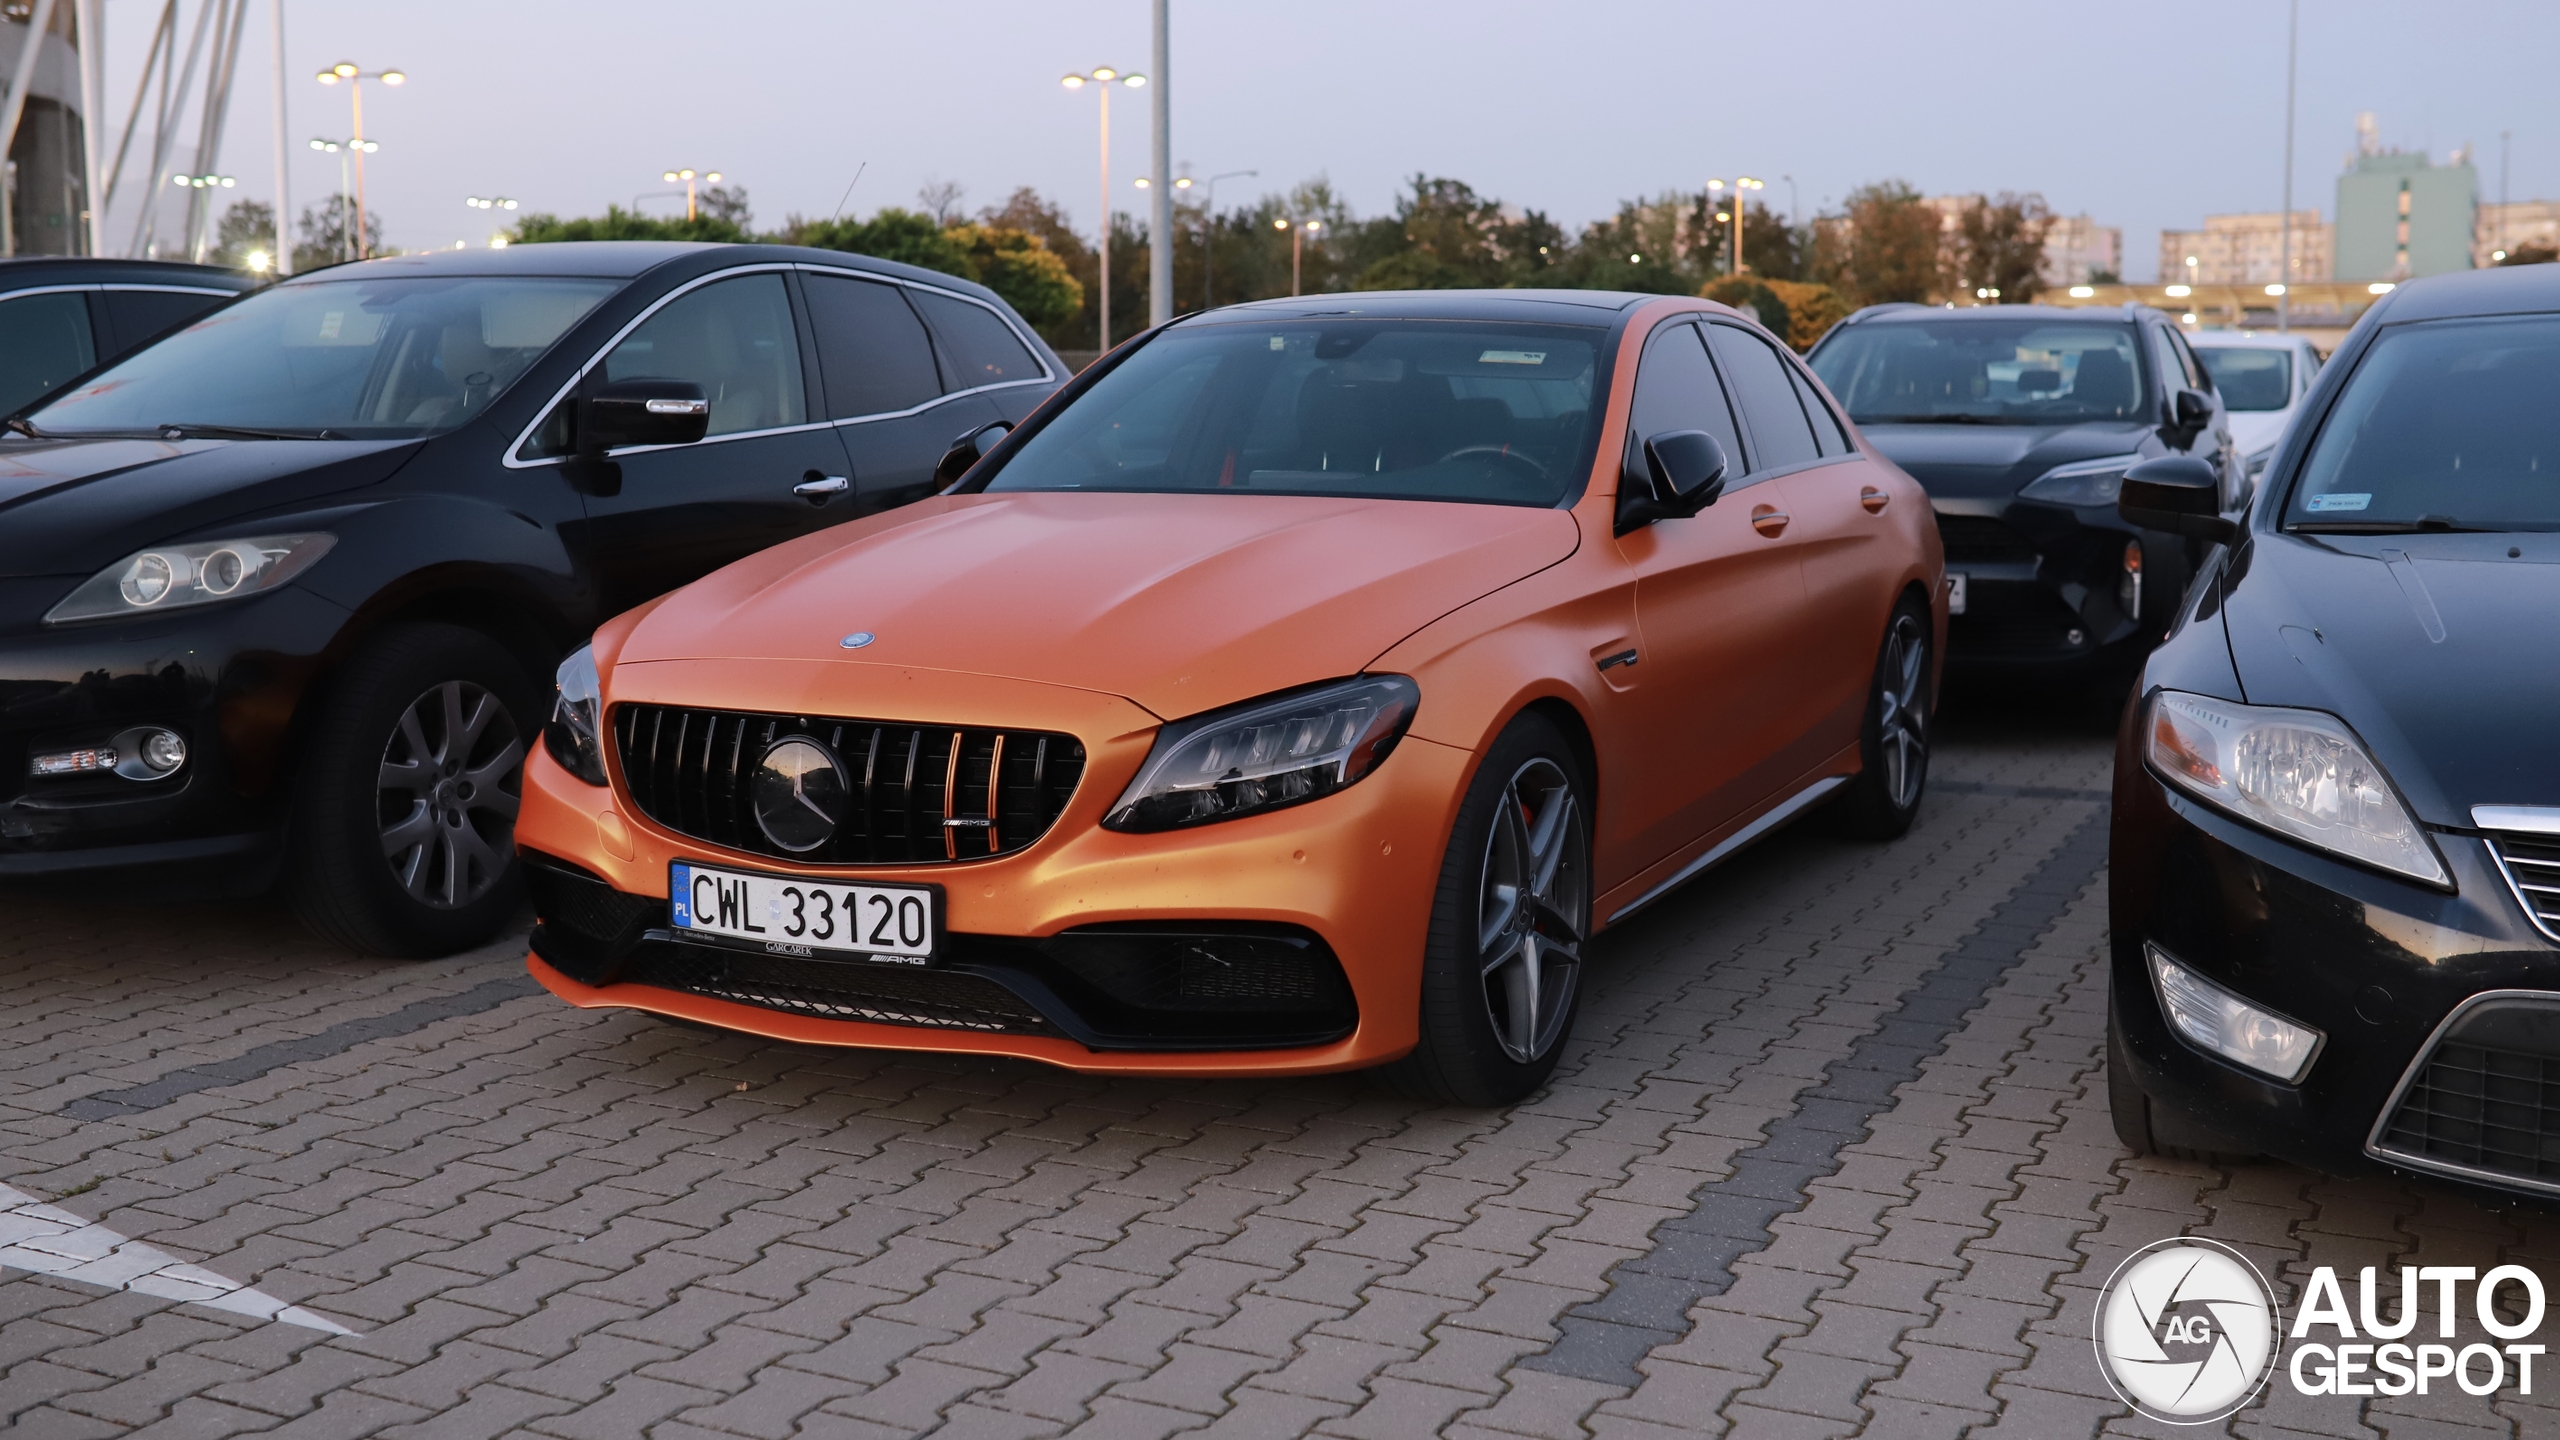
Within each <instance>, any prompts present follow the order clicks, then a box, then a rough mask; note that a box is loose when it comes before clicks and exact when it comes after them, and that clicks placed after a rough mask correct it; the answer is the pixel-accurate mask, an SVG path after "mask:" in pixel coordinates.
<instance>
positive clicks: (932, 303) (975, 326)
mask: <svg viewBox="0 0 2560 1440" xmlns="http://www.w3.org/2000/svg"><path fill="white" fill-rule="evenodd" d="M910 293H912V294H913V295H914V296H915V301H916V308H917V309H919V310H922V311H923V312H924V318H925V319H926V320H927V321H929V322H931V323H932V325H933V338H934V343H935V345H936V346H937V347H938V348H939V349H940V350H941V352H942V371H943V383H944V385H945V386H946V387H947V388H949V389H953V390H975V389H976V388H978V387H979V386H981V385H1008V384H1011V383H1013V382H1015V381H1017V380H1039V379H1042V378H1045V377H1046V375H1047V374H1048V371H1047V370H1046V369H1045V368H1044V367H1043V366H1042V365H1041V364H1040V361H1039V360H1038V358H1037V357H1035V356H1033V355H1032V353H1031V349H1030V347H1029V346H1027V345H1024V344H1023V343H1022V337H1020V336H1018V335H1016V334H1014V333H1013V327H1012V326H1010V325H1007V324H1006V323H1004V321H1003V320H1002V319H1000V318H998V317H997V315H996V313H995V312H994V311H992V310H990V309H988V308H987V307H985V306H984V305H979V304H975V303H973V302H971V301H967V300H962V299H959V298H958V297H956V296H951V295H942V294H937V293H935V292H934V291H931V290H917V291H913V292H910Z"/></svg>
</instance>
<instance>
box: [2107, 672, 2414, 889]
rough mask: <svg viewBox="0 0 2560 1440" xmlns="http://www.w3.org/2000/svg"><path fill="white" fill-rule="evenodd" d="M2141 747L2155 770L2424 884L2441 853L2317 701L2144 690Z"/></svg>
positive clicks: (2239, 812)
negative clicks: (2310, 704)
mask: <svg viewBox="0 0 2560 1440" xmlns="http://www.w3.org/2000/svg"><path fill="white" fill-rule="evenodd" d="M2143 754H2144V756H2145V757H2146V758H2148V759H2149V760H2150V762H2151V768H2152V769H2153V770H2155V771H2157V772H2159V774H2160V776H2161V778H2163V779H2165V780H2167V781H2168V782H2169V783H2170V784H2172V785H2175V786H2177V787H2178V788H2179V789H2181V790H2183V791H2185V792H2187V793H2188V794H2190V795H2192V796H2194V797H2195V798H2197V799H2199V800H2202V801H2204V802H2205V803H2206V804H2208V805H2211V806H2213V807H2214V808H2215V809H2217V810H2223V811H2227V812H2229V813H2230V814H2233V815H2236V816H2238V817H2240V818H2241V819H2243V820H2246V821H2248V822H2250V823H2251V824H2253V825H2257V826H2260V827H2261V828H2264V829H2268V830H2272V831H2274V832H2276V833H2277V834H2279V835H2282V836H2284V837H2286V838H2287V839H2290V840H2297V841H2300V842H2301V843H2303V844H2305V845H2309V846H2312V847H2313V848H2315V849H2320V850H2326V851H2328V852H2329V853H2331V854H2333V855H2343V856H2345V857H2346V858H2347V859H2349V860H2354V861H2358V862H2360V863H2362V864H2366V865H2371V866H2373V867H2375V868H2376V869H2380V870H2389V871H2392V872H2395V873H2397V874H2401V875H2406V876H2408V877H2410V878H2411V879H2414V880H2424V881H2426V882H2427V883H2428V884H2430V885H2442V884H2445V883H2446V878H2447V877H2446V875H2445V869H2444V862H2443V861H2441V860H2439V859H2437V858H2436V852H2435V847H2433V846H2431V845H2429V844H2428V843H2427V838H2426V835H2425V834H2424V833H2423V832H2421V831H2420V830H2419V829H2418V822H2417V819H2416V817H2415V816H2412V815H2411V814H2410V813H2409V807H2408V805H2407V804H2406V803H2405V802H2404V801H2402V800H2401V798H2400V792H2399V791H2397V790H2395V789H2393V788H2392V786H2391V781H2390V779H2389V777H2387V776H2385V775H2384V774H2383V773H2382V767H2381V766H2379V765H2376V764H2374V763H2373V757H2372V756H2370V755H2367V754H2366V753H2365V750H2364V746H2363V744H2362V743H2361V742H2359V741H2358V740H2357V739H2356V737H2355V734H2354V732H2352V731H2350V730H2349V729H2347V727H2346V724H2345V722H2343V721H2341V720H2339V719H2338V717H2336V716H2334V715H2324V714H2322V713H2321V712H2319V711H2317V710H2285V709H2278V708H2276V707H2274V706H2271V705H2242V704H2238V703H2236V702H2234V701H2230V700H2209V699H2207V698H2205V697H2204V696H2202V695H2189V694H2186V693H2184V692H2182V691H2177V690H2163V691H2161V692H2160V693H2159V694H2157V695H2154V696H2152V697H2151V713H2150V715H2149V717H2148V720H2147V723H2146V724H2145V725H2144V726H2143Z"/></svg>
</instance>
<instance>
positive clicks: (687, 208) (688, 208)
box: [635, 170, 720, 220]
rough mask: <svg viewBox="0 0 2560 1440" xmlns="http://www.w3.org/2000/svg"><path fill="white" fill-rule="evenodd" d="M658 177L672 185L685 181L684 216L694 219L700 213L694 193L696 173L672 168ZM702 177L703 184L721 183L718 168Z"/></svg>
mask: <svg viewBox="0 0 2560 1440" xmlns="http://www.w3.org/2000/svg"><path fill="white" fill-rule="evenodd" d="M658 178H659V179H661V180H664V181H666V182H667V183H668V184H670V185H673V184H674V183H676V182H677V181H679V180H681V181H683V182H684V218H686V219H687V220H690V219H692V218H693V217H694V216H695V215H697V214H699V213H700V211H699V210H698V209H697V207H696V205H695V201H694V193H693V182H694V173H693V172H692V171H690V170H670V171H668V172H667V173H666V174H664V175H661V176H659V177H658ZM701 179H702V183H703V184H705V185H717V184H719V183H720V172H719V171H717V170H714V171H712V172H711V173H709V174H707V175H704V176H702V177H701ZM635 208H636V207H635Z"/></svg>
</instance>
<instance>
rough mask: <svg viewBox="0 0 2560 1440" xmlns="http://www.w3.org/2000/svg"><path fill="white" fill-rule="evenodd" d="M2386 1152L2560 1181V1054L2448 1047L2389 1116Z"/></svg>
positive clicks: (2429, 1062) (2431, 1059) (2458, 1044)
mask: <svg viewBox="0 0 2560 1440" xmlns="http://www.w3.org/2000/svg"><path fill="white" fill-rule="evenodd" d="M2380 1148H2382V1149H2383V1150H2386V1151H2392V1152H2397V1153H2399V1154H2403V1155H2407V1156H2410V1157H2412V1158H2417V1159H2427V1160H2435V1161H2439V1162H2442V1163H2445V1164H2449V1165H2460V1166H2464V1167H2466V1168H2469V1169H2473V1170H2487V1171H2493V1172H2495V1173H2497V1174H2501V1175H2512V1176H2515V1177H2517V1178H2518V1179H2524V1180H2538V1181H2543V1182H2546V1183H2550V1182H2560V1056H2550V1055H2537V1054H2533V1053H2531V1052H2528V1051H2522V1050H2509V1049H2503V1048H2499V1047H2494V1046H2488V1045H2474V1044H2467V1043H2463V1042H2459V1041H2454V1040H2447V1041H2445V1042H2444V1043H2442V1044H2440V1045H2438V1046H2437V1047H2436V1049H2435V1053H2434V1054H2433V1055H2431V1056H2429V1057H2428V1060H2427V1063H2426V1066H2425V1068H2423V1069H2421V1070H2420V1071H2419V1072H2418V1076H2417V1078H2416V1079H2415V1080H2414V1081H2412V1082H2411V1083H2410V1085H2409V1089H2408V1093H2407V1094H2405V1095H2403V1096H2402V1097H2401V1099H2400V1104H2399V1107H2398V1108H2397V1109H2395V1110H2393V1111H2392V1112H2391V1123H2390V1124H2389V1125H2387V1126H2385V1127H2384V1129H2383V1135H2382V1144H2381V1147H2380Z"/></svg>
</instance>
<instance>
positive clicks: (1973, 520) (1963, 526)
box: [1938, 515, 2038, 565]
mask: <svg viewBox="0 0 2560 1440" xmlns="http://www.w3.org/2000/svg"><path fill="white" fill-rule="evenodd" d="M1938 542H1939V543H1940V544H1941V545H1943V546H1945V547H1946V552H1947V563H1948V564H1950V565H2012V564H2026V565H2032V564H2034V563H2035V562H2036V560H2037V559H2038V555H2037V552H2036V547H2035V542H2033V541H2031V540H2029V539H2028V538H2027V537H2026V536H2024V535H2021V534H2019V533H2018V532H2017V531H2015V530H2012V529H2010V528H2009V527H2008V525H2007V524H2005V523H2003V522H2001V521H1998V520H1993V519H1989V518H1987V517H1985V516H1981V515H1941V516H1939V517H1938Z"/></svg>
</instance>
